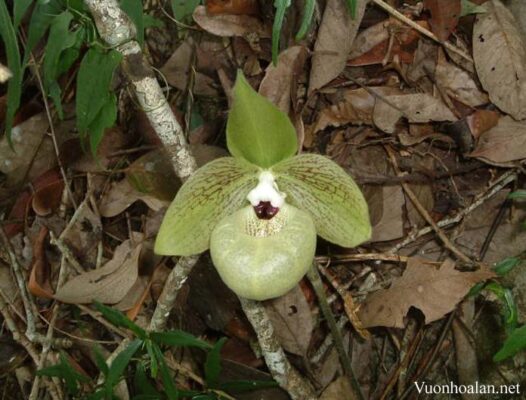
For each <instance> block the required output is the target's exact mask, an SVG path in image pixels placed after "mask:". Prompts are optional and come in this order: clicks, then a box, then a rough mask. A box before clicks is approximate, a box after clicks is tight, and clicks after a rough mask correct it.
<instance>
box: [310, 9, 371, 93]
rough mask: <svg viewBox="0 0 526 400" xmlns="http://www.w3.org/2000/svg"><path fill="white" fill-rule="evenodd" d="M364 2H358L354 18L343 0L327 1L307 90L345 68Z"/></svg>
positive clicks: (320, 85)
mask: <svg viewBox="0 0 526 400" xmlns="http://www.w3.org/2000/svg"><path fill="white" fill-rule="evenodd" d="M365 4H366V2H365V1H359V2H358V5H357V7H356V18H354V19H352V18H351V16H350V14H349V11H348V10H347V8H346V6H345V2H343V1H341V0H329V1H327V5H326V6H325V11H324V12H323V19H322V21H321V25H320V29H319V30H318V37H317V39H316V43H315V44H314V55H313V56H312V67H311V71H310V80H309V82H310V83H309V93H312V92H313V91H314V90H317V89H320V88H321V87H323V86H324V85H325V84H327V83H329V82H330V81H332V80H333V79H334V78H336V77H337V76H338V75H340V73H341V72H342V71H343V69H344V68H345V65H346V64H347V58H348V56H349V53H350V51H351V48H352V44H353V41H354V38H355V37H356V33H357V32H358V28H359V26H360V23H361V21H362V18H363V14H364V12H365Z"/></svg>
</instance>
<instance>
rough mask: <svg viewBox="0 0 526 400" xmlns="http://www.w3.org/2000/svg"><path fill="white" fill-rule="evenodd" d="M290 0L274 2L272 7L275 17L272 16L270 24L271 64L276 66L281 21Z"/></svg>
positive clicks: (276, 0)
mask: <svg viewBox="0 0 526 400" xmlns="http://www.w3.org/2000/svg"><path fill="white" fill-rule="evenodd" d="M290 3H291V0H275V1H274V7H276V15H275V16H274V23H273V24H272V64H274V65H277V64H278V54H279V39H280V36H281V28H282V27H283V20H284V19H285V13H286V12H287V8H289V7H290Z"/></svg>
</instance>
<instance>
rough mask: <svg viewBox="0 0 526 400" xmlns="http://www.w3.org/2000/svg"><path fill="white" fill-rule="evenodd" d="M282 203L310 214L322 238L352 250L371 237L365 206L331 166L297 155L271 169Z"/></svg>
mask: <svg viewBox="0 0 526 400" xmlns="http://www.w3.org/2000/svg"><path fill="white" fill-rule="evenodd" d="M272 172H273V174H274V176H275V178H276V183H277V185H278V187H279V190H280V191H282V192H284V193H285V194H286V195H287V197H286V198H285V201H286V202H288V203H290V204H292V205H293V206H295V207H297V208H299V209H302V210H304V211H307V212H308V213H310V214H311V216H312V218H313V220H314V224H315V226H316V231H317V233H318V235H320V236H321V237H322V238H324V239H326V240H328V241H329V242H332V243H335V244H337V245H339V246H343V247H355V246H357V245H359V244H360V243H363V242H365V241H366V240H369V239H370V237H371V223H370V221H369V211H368V207H367V203H366V202H365V199H364V197H363V195H362V192H361V191H360V188H359V187H358V186H357V185H356V183H355V182H354V181H353V179H352V178H351V177H350V175H349V174H347V173H346V172H345V171H344V170H343V169H342V168H341V167H340V166H338V165H337V164H336V163H335V162H333V161H331V160H329V159H328V158H326V157H323V156H320V155H317V154H301V155H298V156H296V157H293V158H289V159H287V160H284V161H282V162H280V163H279V164H277V165H275V166H274V167H273V168H272Z"/></svg>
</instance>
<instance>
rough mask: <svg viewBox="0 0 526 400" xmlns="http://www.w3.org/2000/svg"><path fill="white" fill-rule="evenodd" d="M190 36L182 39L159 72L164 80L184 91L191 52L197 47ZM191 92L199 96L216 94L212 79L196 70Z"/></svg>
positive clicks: (191, 56)
mask: <svg viewBox="0 0 526 400" xmlns="http://www.w3.org/2000/svg"><path fill="white" fill-rule="evenodd" d="M194 47H195V43H194V40H193V39H192V37H191V36H188V38H187V39H186V40H185V41H183V42H182V43H181V44H180V45H179V47H178V48H177V49H176V50H175V51H174V53H173V54H172V56H171V57H170V58H169V59H168V61H166V63H165V64H164V65H163V66H162V68H161V72H162V74H163V75H164V77H165V78H166V81H167V82H168V83H169V84H170V85H171V86H173V87H175V88H177V89H179V90H183V91H186V90H187V89H188V83H189V81H190V77H189V74H190V68H191V66H192V59H193V54H194V52H195V51H197V49H195V48H194ZM194 79H195V80H194V83H193V87H192V92H193V93H194V94H196V95H200V96H218V94H219V92H218V90H217V89H216V87H215V83H214V80H213V79H212V78H210V77H209V76H208V75H205V74H203V73H202V72H199V71H196V72H195V78H194Z"/></svg>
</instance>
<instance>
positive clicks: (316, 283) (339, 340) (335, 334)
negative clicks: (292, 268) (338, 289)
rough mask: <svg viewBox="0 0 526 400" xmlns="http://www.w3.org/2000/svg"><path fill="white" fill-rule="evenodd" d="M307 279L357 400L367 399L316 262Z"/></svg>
mask: <svg viewBox="0 0 526 400" xmlns="http://www.w3.org/2000/svg"><path fill="white" fill-rule="evenodd" d="M307 277H308V278H309V281H310V283H311V284H312V287H313V289H314V292H315V293H316V297H317V298H318V302H319V306H320V309H321V311H322V313H323V316H324V317H325V319H326V321H327V323H328V324H329V329H330V331H331V334H332V338H333V340H334V345H335V346H336V349H337V351H338V356H339V358H340V362H341V365H342V367H343V370H344V371H345V376H346V377H347V379H348V381H349V384H350V385H351V388H352V390H353V392H354V395H355V397H356V399H358V400H364V399H365V398H364V396H363V393H362V389H361V388H360V384H359V383H358V380H357V379H356V376H355V375H354V372H353V370H352V364H351V359H350V357H349V355H348V354H347V351H346V350H345V345H344V344H343V337H342V334H341V331H340V330H339V329H338V324H337V323H336V319H335V318H334V314H333V313H332V311H331V309H330V307H329V304H328V303H327V296H326V295H325V289H324V288H323V282H322V281H321V277H320V274H319V273H318V266H317V263H316V262H314V263H313V265H312V267H311V268H310V269H309V272H307Z"/></svg>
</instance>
